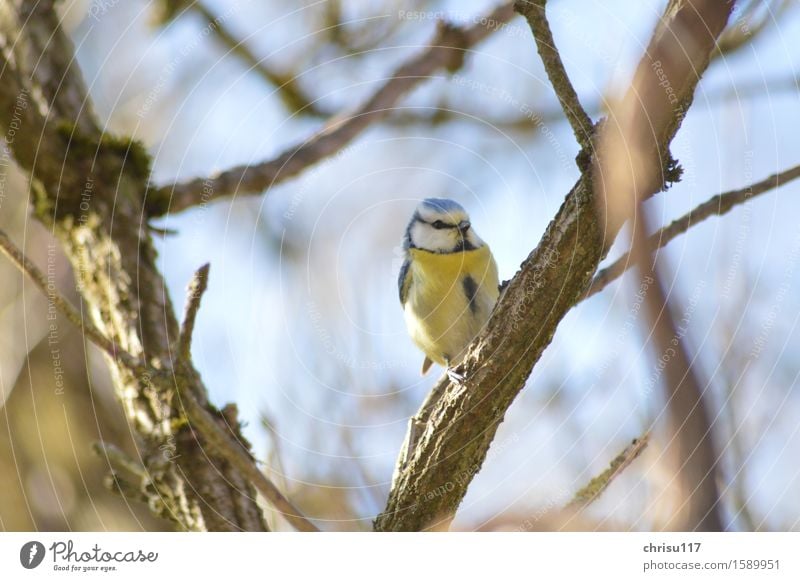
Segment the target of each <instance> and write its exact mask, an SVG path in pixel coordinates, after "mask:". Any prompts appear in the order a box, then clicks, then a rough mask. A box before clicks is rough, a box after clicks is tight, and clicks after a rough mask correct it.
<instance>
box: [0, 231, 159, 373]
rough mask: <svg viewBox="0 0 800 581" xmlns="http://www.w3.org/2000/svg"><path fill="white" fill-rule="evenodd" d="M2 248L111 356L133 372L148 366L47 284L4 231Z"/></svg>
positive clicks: (44, 278)
mask: <svg viewBox="0 0 800 581" xmlns="http://www.w3.org/2000/svg"><path fill="white" fill-rule="evenodd" d="M0 251H2V253H3V254H5V255H6V256H7V257H8V258H9V259H10V260H11V262H13V263H14V265H15V266H16V267H17V268H19V269H20V270H21V271H22V272H23V273H25V274H27V275H28V276H29V277H30V278H31V280H32V281H33V283H34V284H35V285H36V287H37V288H38V289H39V290H40V291H42V293H43V294H44V295H45V296H46V297H47V300H49V301H50V302H52V303H53V305H54V306H55V307H56V308H57V309H58V310H59V311H61V313H63V314H64V316H65V317H67V319H69V321H70V322H71V323H72V324H73V325H75V326H76V327H78V329H80V330H81V331H82V332H83V334H84V336H86V337H88V338H89V339H90V340H91V341H92V342H93V343H94V344H95V345H97V346H98V347H100V349H102V350H103V351H105V352H106V353H107V354H108V355H109V356H110V357H111V358H112V359H115V360H117V361H119V362H121V363H123V364H124V365H125V366H126V367H128V368H129V369H130V370H131V371H134V372H140V371H143V370H144V369H145V368H146V365H145V364H144V363H143V362H142V361H140V360H139V359H138V358H136V357H134V356H133V355H131V354H130V353H128V352H127V351H126V350H125V349H123V348H122V347H120V346H119V345H118V344H117V343H115V342H114V341H112V340H110V339H108V338H107V337H106V336H105V335H103V333H101V332H100V331H99V330H98V329H97V328H96V327H95V326H94V325H92V323H91V322H89V321H88V320H86V319H84V318H83V317H82V316H81V314H80V313H79V312H78V310H77V309H76V308H75V307H73V306H72V305H71V304H70V302H69V301H68V300H67V299H66V298H64V297H63V296H61V295H60V294H59V293H58V292H57V291H56V290H55V286H53V285H52V284H50V283H48V281H47V278H46V277H45V276H44V274H42V271H41V270H39V268H38V267H37V266H36V265H35V264H34V263H33V262H31V260H29V259H28V257H27V256H25V254H24V253H23V252H22V251H21V250H20V249H19V248H17V247H16V246H15V245H14V243H13V242H12V241H11V239H10V238H9V237H8V236H7V235H6V233H5V232H3V231H2V230H0Z"/></svg>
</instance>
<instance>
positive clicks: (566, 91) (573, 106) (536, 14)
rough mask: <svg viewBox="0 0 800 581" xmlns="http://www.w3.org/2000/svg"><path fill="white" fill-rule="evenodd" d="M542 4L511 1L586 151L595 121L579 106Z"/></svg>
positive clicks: (544, 0)
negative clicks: (521, 18) (528, 29)
mask: <svg viewBox="0 0 800 581" xmlns="http://www.w3.org/2000/svg"><path fill="white" fill-rule="evenodd" d="M545 4H547V0H517V1H516V2H515V3H514V9H515V10H516V11H517V12H519V13H520V14H521V15H522V16H524V17H525V18H526V19H527V20H528V24H530V27H531V31H532V32H533V37H534V39H535V40H536V48H537V50H538V51H539V56H540V57H541V58H542V63H544V70H545V71H546V72H547V76H548V78H549V79H550V84H551V85H552V86H553V90H554V91H555V93H556V96H557V97H558V102H559V103H561V108H562V109H563V110H564V115H565V116H566V117H567V120H568V121H569V124H570V125H571V126H572V132H573V133H574V134H575V139H577V140H578V143H580V145H581V147H582V148H583V149H584V150H585V151H588V150H589V149H590V147H591V141H592V135H593V133H594V125H593V123H592V120H591V119H590V118H589V116H588V115H587V114H586V110H585V109H584V108H583V106H581V103H580V99H578V94H577V93H576V92H575V88H574V87H573V86H572V83H571V82H570V80H569V76H568V75H567V70H566V69H565V68H564V63H563V62H562V61H561V55H560V54H559V52H558V49H557V48H556V43H555V41H554V40H553V33H552V31H551V30H550V23H549V22H548V21H547V14H546V13H545Z"/></svg>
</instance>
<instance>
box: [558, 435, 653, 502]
mask: <svg viewBox="0 0 800 581" xmlns="http://www.w3.org/2000/svg"><path fill="white" fill-rule="evenodd" d="M649 442H650V432H647V433H646V434H644V435H643V436H641V437H640V438H636V439H635V440H633V441H632V442H631V443H630V445H629V446H628V447H626V448H625V449H624V450H623V451H622V452H620V453H619V454H617V457H616V458H614V459H613V460H612V461H611V464H609V466H608V468H606V469H605V470H604V471H603V473H602V474H600V475H598V476H595V477H594V478H592V479H591V480H590V481H589V483H588V484H587V485H586V486H584V487H583V488H581V489H580V490H578V492H576V493H575V496H573V497H572V500H570V501H569V503H568V504H567V506H566V507H564V508H567V509H577V510H583V509H584V508H586V507H587V506H589V505H590V504H591V503H593V502H594V501H595V500H597V499H598V498H599V497H600V495H601V494H603V492H605V490H606V488H608V487H609V485H610V484H611V482H613V480H614V479H615V478H616V477H617V476H619V475H620V474H622V471H623V470H625V469H626V468H627V467H628V466H630V465H631V463H632V462H633V461H634V460H636V459H637V458H638V457H639V455H640V454H641V453H642V452H644V449H645V448H647V444H648V443H649Z"/></svg>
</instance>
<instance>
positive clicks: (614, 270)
mask: <svg viewBox="0 0 800 581" xmlns="http://www.w3.org/2000/svg"><path fill="white" fill-rule="evenodd" d="M797 178H800V165H796V166H794V167H792V168H789V169H787V170H784V171H782V172H778V173H776V174H773V175H771V176H769V177H768V178H766V179H763V180H761V181H760V182H756V183H754V184H750V185H749V186H745V187H744V188H741V189H738V190H732V191H729V192H724V193H721V194H717V195H715V196H713V197H711V198H709V199H708V200H706V201H705V202H703V203H702V204H700V205H699V206H697V207H695V208H693V209H691V210H689V212H687V213H686V214H684V215H683V216H681V217H680V218H677V219H675V220H673V221H672V222H671V223H670V224H669V225H668V226H664V227H663V228H661V229H659V230H658V231H656V232H655V233H654V234H651V235H650V237H649V238H648V242H647V247H648V249H649V251H650V252H653V251H654V250H657V249H659V248H662V247H663V246H666V245H667V244H669V243H670V242H671V241H672V240H674V239H675V238H677V237H678V236H680V235H681V234H683V233H684V232H686V231H687V230H689V228H691V227H692V226H694V225H696V224H699V223H700V222H702V221H703V220H705V219H706V218H710V217H711V216H723V215H725V214H727V213H728V212H730V211H731V210H732V209H733V208H735V207H736V206H738V205H739V204H743V203H745V202H747V201H748V200H751V199H752V198H754V197H756V196H760V195H761V194H765V193H767V192H770V191H772V190H774V189H776V188H779V187H780V186H782V185H785V184H787V183H789V182H791V181H792V180H796V179H797ZM633 265H634V261H633V257H632V255H631V253H630V252H626V253H625V254H624V255H622V256H620V257H619V258H618V259H617V260H615V261H614V262H613V263H611V264H610V265H608V266H607V267H605V268H603V269H602V270H600V271H598V273H597V274H596V275H595V277H594V279H593V280H592V286H591V287H589V290H588V291H587V293H586V297H584V298H589V297H591V296H594V295H596V294H597V293H599V292H600V291H601V290H603V289H604V288H606V287H607V286H608V285H609V284H611V283H612V282H614V281H615V280H616V279H618V278H619V277H620V276H622V275H623V274H624V273H625V271H627V270H628V269H629V268H631V267H632V266H633Z"/></svg>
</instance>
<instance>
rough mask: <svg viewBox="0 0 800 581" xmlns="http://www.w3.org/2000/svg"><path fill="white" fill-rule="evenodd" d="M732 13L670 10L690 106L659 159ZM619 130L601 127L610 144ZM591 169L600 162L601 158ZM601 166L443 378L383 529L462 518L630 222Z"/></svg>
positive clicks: (664, 137)
mask: <svg viewBox="0 0 800 581" xmlns="http://www.w3.org/2000/svg"><path fill="white" fill-rule="evenodd" d="M730 9H731V6H730V5H729V4H721V3H718V2H716V1H714V0H705V1H701V0H695V1H690V0H681V1H680V2H678V3H675V2H670V4H669V6H668V8H667V11H666V12H665V14H664V16H663V17H662V18H661V21H660V23H659V25H658V29H657V30H656V32H655V34H654V37H653V40H652V41H651V49H657V48H659V42H666V43H670V44H673V45H674V43H676V42H682V43H683V46H691V47H693V49H694V51H692V52H688V51H677V52H675V53H674V54H672V55H671V59H670V60H671V62H672V63H675V64H679V65H680V67H679V68H676V69H671V70H672V71H673V72H674V73H675V74H674V76H671V77H670V81H671V82H672V87H673V95H674V97H675V98H676V99H677V100H678V102H679V103H680V105H681V106H680V107H671V108H670V110H669V115H664V116H660V117H659V116H656V117H654V118H653V122H654V124H653V125H650V124H646V125H645V127H646V128H647V129H652V130H654V131H655V135H656V145H657V148H656V149H657V151H660V152H663V151H666V152H667V153H668V147H669V144H670V142H671V141H672V139H673V137H674V136H675V133H676V132H677V129H678V126H679V125H680V123H681V121H682V120H683V117H684V115H685V114H686V111H687V110H688V108H689V106H690V105H691V103H692V98H693V94H694V89H695V87H696V86H697V83H698V82H699V80H700V76H701V75H702V73H703V72H704V71H705V68H706V66H707V64H708V59H709V55H710V54H711V51H712V50H713V48H714V46H715V42H716V38H717V36H718V35H719V34H720V33H721V32H722V29H723V28H724V26H725V23H726V21H727V18H728V14H729V12H730ZM650 57H651V52H650V50H648V52H647V53H646V54H645V55H644V56H643V58H642V59H641V61H640V63H639V66H638V67H637V75H636V76H635V77H634V80H636V77H637V76H639V77H640V76H642V75H644V74H646V73H647V72H648V71H650V70H651V66H652V62H651V58H650ZM638 90H639V86H638V84H637V83H636V82H634V84H633V85H632V86H631V87H630V88H629V90H628V92H627V94H626V99H629V100H635V99H637V98H638V97H639V94H638ZM609 125H610V124H609V123H608V122H607V123H605V124H603V125H601V127H600V130H599V131H600V136H601V138H602V137H603V134H604V133H605V132H606V131H608V127H609ZM667 157H668V156H667ZM658 159H659V160H660V159H662V158H661V157H658ZM591 161H592V162H594V163H596V162H597V160H596V158H595V159H593V160H591ZM594 163H590V164H588V165H587V166H586V168H585V169H583V170H582V172H581V175H580V178H579V179H578V182H577V183H576V184H575V186H574V187H573V188H572V190H571V191H570V192H569V194H567V197H566V199H565V201H564V203H563V204H562V206H561V208H560V209H559V210H558V212H557V214H556V216H555V217H554V219H553V220H552V221H551V222H550V224H549V226H548V227H547V230H546V232H545V234H544V236H543V237H542V240H541V241H540V243H539V245H538V246H537V248H536V249H535V250H534V251H533V252H532V253H531V254H530V255H529V256H528V258H527V259H526V260H525V261H524V262H523V264H522V266H521V269H520V270H519V271H518V272H517V274H516V275H515V276H514V277H513V278H512V279H511V281H510V282H509V284H508V286H507V287H506V289H505V292H504V293H503V295H502V296H501V298H500V300H499V301H498V303H497V305H496V306H495V309H494V311H493V313H492V316H491V319H490V320H489V322H488V324H487V325H486V326H485V328H484V329H483V331H482V332H481V333H480V334H479V336H478V337H477V338H476V339H475V340H474V341H473V342H472V344H471V346H470V348H469V350H468V353H467V355H466V357H465V358H464V361H463V362H462V363H461V364H460V365H459V366H458V367H457V368H456V372H457V373H460V374H461V375H463V376H464V377H465V380H464V381H463V382H460V383H459V384H452V383H450V382H449V380H448V378H447V376H445V377H443V378H442V379H441V380H440V381H439V383H438V384H437V386H436V387H435V388H434V390H443V393H442V395H441V396H440V397H436V398H432V400H433V402H432V404H431V409H430V410H420V412H418V414H417V416H418V417H427V422H426V425H425V426H424V428H423V430H422V433H421V435H420V436H419V437H418V438H416V439H415V440H416V441H415V442H412V441H411V440H410V432H409V433H407V435H406V443H405V444H404V446H405V449H406V452H403V453H401V454H400V457H399V458H398V462H397V468H396V477H395V478H394V481H393V485H392V488H391V490H390V493H389V499H388V501H387V505H386V508H385V509H384V511H383V512H382V513H381V514H380V515H378V517H377V519H376V521H375V529H376V530H382V531H386V530H423V529H437V528H441V527H442V526H446V525H447V523H449V522H450V520H451V519H452V517H453V515H454V514H455V511H456V509H457V508H458V506H459V504H460V503H461V501H462V499H463V498H464V495H465V494H466V491H467V487H468V486H469V483H470V482H471V481H472V479H473V477H474V476H475V474H476V473H477V472H478V471H479V470H480V468H481V466H482V465H483V462H484V460H485V458H486V453H487V452H488V449H489V445H490V444H491V442H492V439H493V438H494V436H495V433H496V431H497V428H498V426H499V425H500V423H501V422H502V421H503V418H504V416H505V414H506V411H507V410H508V408H509V406H510V405H511V404H512V402H513V401H514V399H515V397H516V396H517V394H518V393H519V392H520V391H521V390H522V388H523V387H524V385H525V383H526V381H527V379H528V377H529V376H530V373H531V370H532V369H533V366H534V365H535V364H536V362H537V361H538V360H539V358H540V357H541V354H542V353H543V351H544V349H545V348H546V347H547V345H548V344H549V343H550V341H551V340H552V337H553V335H554V334H555V332H556V329H557V327H558V324H559V322H560V321H561V319H562V318H563V317H564V316H565V315H566V313H567V312H568V311H569V310H570V309H571V308H572V306H573V305H575V303H576V302H578V301H579V300H580V299H581V297H582V296H583V295H584V294H585V293H586V290H587V289H588V288H589V285H590V283H591V280H592V276H593V274H594V273H595V272H596V270H597V267H598V264H599V263H600V261H601V260H602V259H603V257H604V256H605V254H606V253H607V252H608V248H609V247H610V245H611V243H612V241H613V239H614V237H615V236H616V234H617V233H618V232H619V229H620V228H621V226H622V223H623V221H619V222H605V221H604V220H603V219H602V217H603V216H602V213H601V211H600V209H599V208H598V207H597V205H596V201H597V200H596V196H595V194H594V192H595V187H596V186H597V185H599V182H600V181H601V180H602V181H604V179H605V174H604V173H599V172H598V169H597V168H596V167H595V165H594ZM669 176H670V173H669V172H662V177H663V180H662V181H661V182H657V181H654V182H653V183H648V184H646V187H647V193H648V194H649V195H653V194H655V193H656V192H658V191H660V190H661V189H662V188H663V187H664V181H666V179H667V178H668V177H669Z"/></svg>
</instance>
